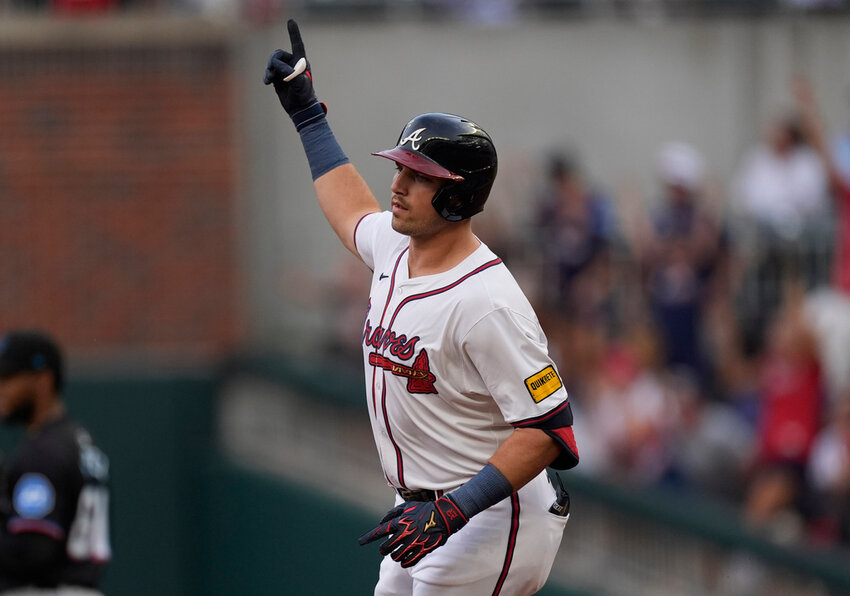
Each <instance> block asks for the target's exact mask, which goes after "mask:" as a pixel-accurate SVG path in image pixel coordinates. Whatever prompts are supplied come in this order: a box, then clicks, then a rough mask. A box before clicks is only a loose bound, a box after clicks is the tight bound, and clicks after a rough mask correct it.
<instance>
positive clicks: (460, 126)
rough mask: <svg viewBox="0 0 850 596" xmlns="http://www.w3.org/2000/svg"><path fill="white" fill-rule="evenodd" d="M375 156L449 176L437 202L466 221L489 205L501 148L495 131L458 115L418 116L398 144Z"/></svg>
mask: <svg viewBox="0 0 850 596" xmlns="http://www.w3.org/2000/svg"><path fill="white" fill-rule="evenodd" d="M372 155H378V156H380V157H386V158H387V159H391V160H392V161H394V162H396V163H399V164H401V165H404V166H407V167H408V168H410V169H411V170H415V171H417V172H421V173H422V174H425V175H427V176H433V177H434V178H441V179H443V180H445V182H444V183H443V185H442V186H441V187H440V190H438V191H437V192H436V194H435V195H434V198H432V199H431V204H432V205H434V209H436V210H437V213H439V214H440V215H441V216H442V217H443V218H444V219H446V220H447V221H461V220H464V219H467V218H469V217H472V216H473V215H475V214H476V213H478V212H480V211H481V210H482V209H484V203H485V202H486V201H487V197H488V195H489V194H490V189H491V188H492V187H493V181H494V180H495V179H496V170H497V160H496V148H495V147H494V146H493V140H492V139H491V138H490V135H488V134H487V133H486V132H484V130H483V129H482V128H481V127H480V126H478V125H477V124H475V123H474V122H472V121H470V120H467V119H466V118H463V117H461V116H455V115H454V114H443V113H429V114H421V115H419V116H416V117H415V118H414V119H413V120H411V121H410V122H408V123H407V125H406V126H405V127H404V130H402V131H401V135H399V137H398V142H397V143H396V146H395V147H393V148H392V149H387V150H386V151H378V152H376V153H373V154H372Z"/></svg>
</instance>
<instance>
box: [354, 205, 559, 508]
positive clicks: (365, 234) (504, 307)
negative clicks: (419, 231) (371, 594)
mask: <svg viewBox="0 0 850 596" xmlns="http://www.w3.org/2000/svg"><path fill="white" fill-rule="evenodd" d="M391 219H392V214H391V213H390V212H383V213H373V214H370V215H367V216H365V217H364V218H363V219H362V220H361V221H360V223H359V224H358V226H357V228H356V230H355V234H354V236H355V243H356V247H357V251H358V253H359V254H360V256H361V258H362V259H363V261H364V262H365V263H366V264H367V265H368V266H369V267H370V268H371V269H372V271H373V277H372V286H371V295H370V299H369V309H368V313H367V315H366V320H365V323H364V328H363V336H362V341H363V354H364V363H365V368H366V395H367V399H368V408H369V415H370V418H371V422H372V429H373V432H374V435H375V443H376V445H377V448H378V452H379V455H380V459H381V464H382V466H383V470H384V474H385V475H386V477H387V480H388V482H389V484H390V485H392V486H394V487H397V488H409V489H432V490H446V491H447V490H451V489H454V488H456V487H458V486H460V485H461V484H463V483H464V482H465V481H467V480H469V479H470V478H472V477H473V476H475V474H477V473H478V472H479V471H480V470H481V468H482V467H483V466H484V465H486V463H487V460H488V459H489V458H490V457H491V456H492V455H493V453H494V452H495V451H496V449H497V448H498V447H499V445H501V444H502V443H503V442H504V441H505V440H506V439H507V438H508V437H509V436H510V435H511V433H512V432H513V430H514V428H515V427H523V426H533V427H541V428H546V425H547V423H549V427H550V428H551V427H568V426H569V424H571V422H572V417H571V414H570V411H569V402H568V401H567V392H566V390H565V389H564V386H563V383H562V381H561V379H560V377H559V376H558V372H557V370H556V367H555V365H554V363H553V362H552V360H551V358H550V357H549V354H548V351H547V342H546V337H545V336H544V334H543V331H542V329H541V328H540V324H539V322H538V320H537V316H536V315H535V313H534V311H533V309H532V307H531V305H530V304H529V302H528V300H527V298H526V297H525V295H524V294H523V293H522V291H521V290H520V288H519V286H518V284H517V283H516V281H515V280H514V278H513V276H512V275H511V274H510V272H509V271H508V269H507V268H506V267H505V265H504V264H503V263H502V261H501V259H499V258H498V257H497V256H496V255H495V254H493V252H492V251H490V249H489V248H487V246H486V245H484V244H483V243H482V244H481V246H479V247H478V249H477V250H475V251H474V252H473V253H472V254H471V255H469V256H468V257H467V258H466V259H465V260H464V261H463V262H461V263H460V264H458V265H457V266H455V267H453V268H452V269H450V270H449V271H445V272H443V273H438V274H435V275H427V276H421V277H415V278H413V279H410V278H409V276H408V265H407V255H408V245H409V238H408V237H407V236H404V235H402V234H399V233H397V232H395V231H394V230H393V229H392V226H391ZM562 430H563V429H562ZM568 430H569V429H568ZM571 437H572V431H571V430H569V438H568V439H567V440H566V446H567V447H568V448H570V449H572V450H573V451H574V450H575V447H574V444H572V445H571V444H570V443H571V440H570V439H571ZM562 438H563V437H562ZM562 444H564V443H563V441H562ZM570 465H572V464H570ZM564 467H569V466H564Z"/></svg>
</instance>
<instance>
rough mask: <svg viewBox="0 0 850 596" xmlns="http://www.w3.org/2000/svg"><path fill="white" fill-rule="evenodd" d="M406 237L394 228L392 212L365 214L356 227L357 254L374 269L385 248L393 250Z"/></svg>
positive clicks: (355, 244)
mask: <svg viewBox="0 0 850 596" xmlns="http://www.w3.org/2000/svg"><path fill="white" fill-rule="evenodd" d="M404 239H406V237H405V236H402V235H401V234H399V233H398V232H396V231H395V230H393V229H392V213H390V212H389V211H378V212H374V213H368V214H366V215H364V216H363V217H362V218H361V219H360V221H359V222H357V226H355V228H354V246H355V248H357V254H359V255H360V258H361V259H363V262H364V263H366V266H367V267H369V269H371V270H372V271H374V270H375V267H376V266H377V265H376V261H377V260H378V259H379V258H380V255H381V254H384V251H385V249H388V250H392V248H393V247H395V245H397V244H399V243H400V242H401V241H402V240H404Z"/></svg>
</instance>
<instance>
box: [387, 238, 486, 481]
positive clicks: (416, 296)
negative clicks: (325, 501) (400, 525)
mask: <svg viewBox="0 0 850 596" xmlns="http://www.w3.org/2000/svg"><path fill="white" fill-rule="evenodd" d="M409 248H410V247H407V248H405V249H404V250H403V251H401V254H399V255H398V259H396V262H395V266H394V267H393V274H392V276H391V278H390V291H389V293H388V294H387V301H386V302H385V303H384V312H382V313H381V322H380V324H381V326H382V327H383V325H384V317H385V316H386V314H387V307H388V306H389V305H390V299H391V298H392V293H393V289H394V288H395V276H396V273H397V272H398V266H399V263H401V258H402V257H403V256H404V253H406V252H407V251H408V250H409ZM501 262H502V259H500V258H498V257H497V258H495V259H493V260H492V261H488V262H486V263H484V264H483V265H481V266H480V267H476V268H475V269H473V270H472V271H470V272H469V273H467V274H466V275H464V276H463V277H461V278H460V279H458V280H456V281H454V282H452V283H450V284H449V285H447V286H443V287H442V288H437V289H436V290H431V291H430V292H423V293H422V294H414V295H412V296H408V297H407V298H405V299H404V300H402V301H401V302H400V303H399V305H398V306H397V307H396V309H395V312H394V313H393V316H392V318H391V319H390V323H389V325H387V326H386V327H385V328H384V329H385V331H384V333H388V332H389V330H390V329H391V328H392V326H393V323H394V322H395V318H396V316H398V313H399V311H400V310H401V309H402V307H403V306H404V305H406V304H407V303H409V302H412V301H413V300H419V299H420V298H428V297H430V296H436V295H437V294H442V293H443V292H446V291H448V290H451V289H452V288H454V287H457V286H458V285H460V284H461V283H462V282H464V281H466V280H467V279H469V278H470V277H472V276H473V275H476V274H477V273H481V272H482V271H484V270H485V269H489V268H490V267H493V266H494V265H498V264H500V263H501ZM383 374H384V377H385V379H384V381H385V382H384V385H383V387H384V390H383V395H382V398H381V409H382V410H383V418H384V424H385V425H386V429H387V436H388V437H389V439H390V442H391V443H392V445H393V449H395V452H396V456H397V459H396V461H397V467H396V470H397V472H398V483H399V485H400V486H401V488H407V485H406V484H405V482H404V465H403V463H402V457H401V449H399V447H398V445H397V444H396V442H395V440H394V439H393V434H392V431H391V430H390V420H389V417H388V416H387V389H386V372H384V373H383ZM372 379H373V385H372V401H373V402H374V401H375V386H374V369H373V377H372ZM375 414H376V415H377V412H375Z"/></svg>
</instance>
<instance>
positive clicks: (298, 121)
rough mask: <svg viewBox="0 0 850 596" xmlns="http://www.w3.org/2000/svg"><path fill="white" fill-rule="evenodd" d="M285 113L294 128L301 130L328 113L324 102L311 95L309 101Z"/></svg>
mask: <svg viewBox="0 0 850 596" xmlns="http://www.w3.org/2000/svg"><path fill="white" fill-rule="evenodd" d="M287 113H288V114H289V118H290V119H291V120H292V123H293V124H294V125H295V130H296V131H298V132H301V131H302V130H303V129H304V128H306V127H308V126H310V125H311V124H314V123H316V122H318V121H319V120H321V119H323V118H324V117H325V115H326V114H327V113H328V109H327V107H326V106H325V104H323V103H321V102H320V101H319V100H318V99H316V98H315V97H313V100H312V101H311V102H309V103H307V104H306V105H304V106H301V107H299V108H298V109H296V110H293V111H291V112H287Z"/></svg>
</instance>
